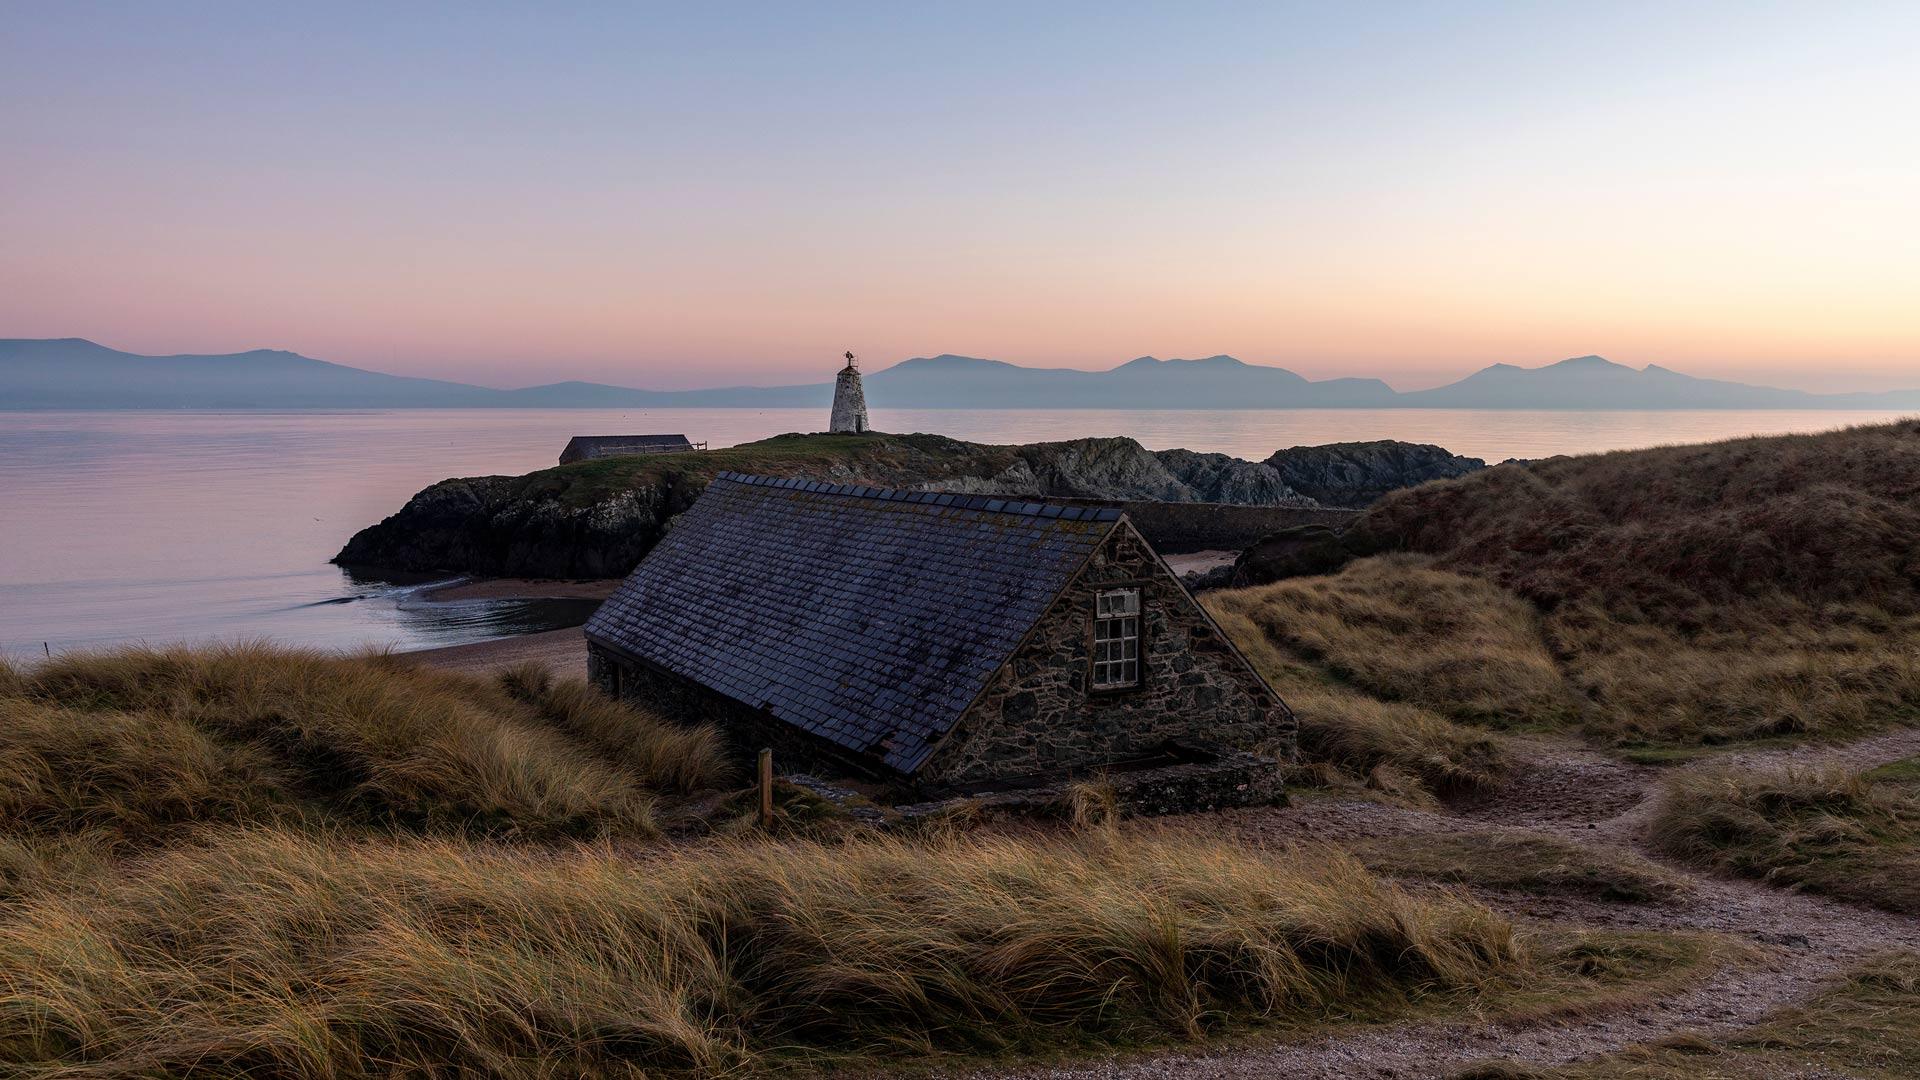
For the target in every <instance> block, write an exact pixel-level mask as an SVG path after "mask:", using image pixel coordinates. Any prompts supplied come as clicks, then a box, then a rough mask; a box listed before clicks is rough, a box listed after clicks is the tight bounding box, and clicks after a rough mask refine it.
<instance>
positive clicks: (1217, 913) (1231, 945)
mask: <svg viewBox="0 0 1920 1080" xmlns="http://www.w3.org/2000/svg"><path fill="white" fill-rule="evenodd" d="M1530 964H1531V961H1530V960H1529V958H1528V956H1527V953H1526V950H1525V949H1524V948H1523V947H1522V946H1521V945H1520V944H1519V943H1518V942H1516V940H1515V938H1514V936H1513V931H1512V929H1511V927H1510V926H1509V925H1508V924H1507V923H1506V922H1505V921H1504V920H1502V919H1501V918H1499V917H1498V916H1496V915H1494V914H1493V913H1491V912H1489V911H1488V910H1486V909H1485V908H1482V907H1480V906H1478V905H1476V904H1473V903H1470V902H1466V901H1464V900H1460V899H1457V898H1453V897H1450V896H1444V895H1431V896H1420V897H1416V896H1413V895H1410V894H1408V893H1404V892H1402V891H1400V890H1398V889H1396V888H1394V887H1393V886H1391V885H1388V884H1385V883H1383V882H1381V881H1380V880H1379V879H1377V878H1374V877H1373V876H1371V875H1369V874H1368V873H1366V872H1365V871H1364V870H1363V869H1361V868H1360V866H1359V865H1358V864H1356V863H1354V862H1353V861H1352V860H1350V859H1345V858H1342V857H1339V856H1337V855H1333V854H1331V853H1315V854H1312V855H1310V856H1308V855H1298V856H1272V857H1268V856H1255V855H1253V854H1251V853H1249V852H1247V851H1246V850H1244V849H1241V848H1237V847H1232V846H1229V845H1225V844H1221V843H1213V842H1208V841H1205V840H1202V839H1200V838H1197V837H1194V836H1181V837H1179V838H1177V839H1169V838H1152V837H1126V836H1122V835H1118V834H1114V833H1110V832H1107V831H1104V830H1101V831H1097V832H1095V833H1090V834H1085V835H1080V836H1076V837H1069V838H1061V839H1053V840H1033V839H1028V840H1018V839H1013V838H1008V837H1000V838H972V839H965V838H953V837H948V838H939V839H934V840H931V841H922V842H909V841H905V840H897V839H896V840H888V839H873V840H861V841H856V842H849V843H845V844H838V845H827V844H817V843H785V844H775V843H766V842H753V843H714V844H706V845H701V846H696V847H683V848H669V849H662V850H661V853H660V854H658V855H657V856H654V857H650V858H647V859H643V860H635V859H633V858H631V857H627V856H622V855H618V854H615V853H614V852H613V851H612V850H611V849H609V848H606V847H604V846H596V845H592V844H569V845H566V846H563V847H561V848H558V849H553V850H546V851H533V850H528V849H524V848H510V847H504V846H500V845H496V844H488V843H479V844H476V843H474V842H469V841H459V840H451V839H413V840H377V841H358V842H350V841H345V840H340V839H329V838H326V837H322V836H316V835H314V834H312V833H311V832H290V831H285V830H276V829H253V830H245V831H240V832H228V833H219V834H209V835H207V836H205V837H204V842H203V843H201V844H197V845H192V846H183V847H176V848H174V849H171V850H169V851H166V852H164V853H161V854H158V855H155V856H152V857H151V858H149V859H147V860H145V861H143V862H141V863H139V864H137V865H136V866H134V867H133V868H131V869H129V870H128V871H126V872H123V873H120V874H115V875H101V876H95V877H92V878H88V879H85V880H84V881H82V882H80V883H77V884H75V885H72V886H69V887H66V888H60V889H47V890H42V891H38V892H35V893H32V894H30V895H29V896H28V897H27V898H25V900H24V901H23V902H22V903H21V904H20V905H18V907H17V908H16V909H15V910H14V911H13V912H12V913H11V915H9V916H7V917H5V918H0V1069H4V1070H6V1071H10V1072H12V1073H15V1074H17V1075H41V1074H47V1075H51V1074H57V1073H60V1072H62V1071H69V1070H70V1071H76V1072H77V1071H86V1072H89V1073H115V1074H127V1073H146V1074H161V1073H174V1072H183V1071H189V1070H192V1071H206V1072H211V1073H219V1074H232V1073H240V1072H249V1073H253V1074H256V1075H268V1074H274V1075H328V1076H336V1077H354V1076H372V1075H391V1074H395V1073H407V1074H413V1075H447V1076H451V1075H456V1074H463V1075H471V1074H488V1075H502V1074H513V1075H642V1074H645V1075H694V1076H719V1075H724V1074H730V1073H733V1072H736V1071H739V1070H742V1069H747V1068H751V1067H756V1066H770V1065H773V1064H776V1063H778V1062H780V1061H791V1060H792V1059H793V1058H794V1057H796V1056H801V1057H805V1056H810V1055H815V1054H857V1055H863V1056H866V1055H875V1054H879V1055H891V1054H925V1053H928V1052H936V1051H961V1052H998V1051H1007V1050H1020V1049H1033V1048H1044V1047H1061V1046H1076V1045H1096V1044H1120V1043H1131V1042H1136V1041H1142V1040H1146V1041H1152V1040H1163V1039H1169V1038H1171V1039H1186V1038H1192V1037H1196V1036H1199V1035H1201V1034H1203V1033H1205V1032H1207V1031H1210V1030H1213V1029H1216V1028H1218V1027H1220V1026H1221V1025H1223V1024H1226V1023H1228V1022H1230V1021H1233V1020H1236V1019H1238V1020H1255V1019H1261V1018H1296V1019H1298V1018H1312V1017H1328V1016H1334V1015H1344V1014H1346V1013H1349V1012H1351V1011H1352V1010H1354V1009H1356V1008H1367V1007H1376V1008H1392V1007H1396V1006H1400V1007H1404V1006H1405V1005H1406V1004H1407V1003H1410V1002H1415V1001H1419V1000H1422V999H1425V998H1428V997H1435V996H1441V995H1447V994H1452V993H1456V992H1467V991H1471V990H1472V989H1474V988H1476V987H1479V986H1482V985H1483V984H1487V983H1489V982H1492V981H1497V980H1501V979H1517V978H1520V977H1521V976H1523V975H1525V974H1526V973H1527V972H1528V971H1529V970H1530Z"/></svg>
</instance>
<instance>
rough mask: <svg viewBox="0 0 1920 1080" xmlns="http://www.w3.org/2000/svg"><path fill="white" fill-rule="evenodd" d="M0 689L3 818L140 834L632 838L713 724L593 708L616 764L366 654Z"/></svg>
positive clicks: (117, 667) (60, 668) (451, 683)
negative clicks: (688, 727)
mask: <svg viewBox="0 0 1920 1080" xmlns="http://www.w3.org/2000/svg"><path fill="white" fill-rule="evenodd" d="M0 685H4V689H5V692H4V694H0V716H4V720H5V722H4V723H0V770H4V772H5V774H6V775H7V776H8V777H9V778H10V780H11V782H10V783H9V784H8V785H7V787H6V788H5V789H4V790H0V828H3V829H5V830H6V831H8V832H22V831H24V832H29V833H42V834H54V835H58V834H64V833H78V832H82V831H98V832H102V833H105V834H109V835H112V836H116V837H118V838H120V839H122V840H139V839H142V838H144V837H147V836H149V835H151V834H154V833H157V832H161V831H164V830H168V829H172V828H175V827H177V826H180V825H185V824H191V823H201V822H229V823H253V822H288V821H296V820H297V821H305V822H311V823H328V822H332V823H351V824H355V825H359V826H367V825H394V826H401V827H407V828H428V829H443V830H454V831H465V832H483V833H494V834H516V835H599V834H632V835H646V834H648V833H650V832H651V831H652V830H653V814H652V808H653V805H654V802H655V798H656V794H657V793H662V792H679V791H685V790H688V789H689V788H691V787H695V786H701V785H703V784H707V783H710V782H712V781H713V780H715V779H716V778H718V777H720V776H721V775H722V774H723V770H722V768H721V763H720V759H719V757H718V754H717V753H716V751H715V745H714V741H713V737H712V736H711V734H710V733H704V732H691V733H689V732H685V731H681V730H679V729H675V728H672V727H670V726H668V725H665V724H663V723H661V722H659V721H656V720H653V719H652V718H650V717H646V716H644V715H641V714H637V713H629V712H628V711H627V710H624V709H623V708H622V707H621V706H617V705H613V704H612V703H606V704H605V708H604V710H602V712H603V713H604V714H605V715H597V721H596V722H598V723H600V724H601V725H602V726H606V727H610V726H611V725H613V724H615V723H623V724H624V725H625V727H624V730H625V734H626V736H627V737H628V738H629V739H630V740H631V741H632V743H633V748H632V749H630V750H629V752H628V753H626V754H625V755H624V756H623V757H622V759H621V760H620V761H619V762H618V763H615V762H613V761H609V760H607V759H606V758H605V757H604V756H603V755H601V754H599V753H597V752H595V750H594V748H592V747H591V746H588V745H585V744H583V743H582V741H581V740H579V739H577V738H576V737H574V736H573V735H571V734H569V733H568V732H567V731H565V730H562V729H561V728H560V727H559V726H557V725H556V724H554V723H553V722H552V721H551V720H550V719H549V718H548V716H547V715H546V714H545V713H543V712H542V711H541V710H538V709H536V708H534V707H532V706H530V705H528V704H527V703H526V702H523V701H521V700H519V699H517V698H516V697H514V696H513V695H511V694H509V693H507V692H506V691H504V690H502V689H501V688H499V687H498V686H496V685H495V684H493V683H491V682H488V681H486V680H481V679H475V678H471V677H465V676H458V675H451V674H446V673H440V672H433V671H428V670H423V669H420V668H416V667H411V666H407V665H405V664H402V663H399V662H395V661H391V660H385V659H381V658H360V659H355V658H344V657H336V656H329V655H325V654H321V653H316V652H304V651H297V650H286V649H275V648H269V647H266V646H258V645H241V646H230V647H220V648H211V649H198V650H187V649H164V650H154V649H126V650H120V651H115V652H103V653H95V654H84V655H74V656H67V657H60V658H57V659H54V660H51V661H47V662H45V663H42V664H39V665H37V666H34V667H32V668H28V669H19V670H13V671H11V672H10V673H9V674H8V675H7V677H6V679H5V682H4V684H0ZM554 693H557V691H551V692H550V696H551V695H552V694H554ZM556 708H558V706H556ZM573 711H574V712H577V713H578V712H584V711H585V709H584V707H575V708H574V709H573Z"/></svg>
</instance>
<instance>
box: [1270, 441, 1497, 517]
mask: <svg viewBox="0 0 1920 1080" xmlns="http://www.w3.org/2000/svg"><path fill="white" fill-rule="evenodd" d="M1262 464H1264V465H1266V466H1268V467H1269V468H1271V469H1273V470H1274V472H1275V473H1276V474H1278V476H1279V478H1280V480H1281V482H1282V483H1284V484H1285V485H1286V486H1287V487H1288V488H1291V489H1292V490H1294V491H1297V492H1299V493H1300V494H1302V495H1305V496H1307V497H1308V498H1311V499H1316V500H1318V501H1319V502H1321V503H1322V504H1324V505H1327V506H1341V507H1349V508H1356V509H1357V508H1359V507H1364V506H1369V505H1372V504H1373V503H1374V502H1375V501H1377V500H1378V499H1379V498H1380V497H1381V496H1382V495H1385V494H1386V493H1387V492H1389V491H1398V490H1400V489H1401V488H1408V487H1414V486H1416V485H1419V484H1424V483H1426V482H1427V481H1429V480H1447V479H1451V478H1453V477H1456V476H1465V475H1466V474H1468V473H1470V472H1478V471H1479V470H1481V469H1484V468H1486V467H1487V463H1486V462H1484V461H1482V460H1480V459H1479V458H1470V457H1462V456H1460V455H1459V454H1454V453H1449V452H1448V451H1447V450H1445V449H1443V448H1441V447H1438V446H1432V445H1428V444H1424V443H1404V442H1393V441H1391V440H1382V441H1379V442H1352V443H1329V444H1327V445H1325V446H1293V447H1289V448H1287V449H1285V450H1280V451H1277V452H1275V453H1274V455H1273V456H1272V457H1270V458H1268V459H1267V460H1266V461H1265V462H1263V463H1262Z"/></svg>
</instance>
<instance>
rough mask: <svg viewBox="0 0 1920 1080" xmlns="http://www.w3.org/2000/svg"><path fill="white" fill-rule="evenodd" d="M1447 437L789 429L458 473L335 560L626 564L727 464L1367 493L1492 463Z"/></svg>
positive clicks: (994, 479)
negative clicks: (1151, 438)
mask: <svg viewBox="0 0 1920 1080" xmlns="http://www.w3.org/2000/svg"><path fill="white" fill-rule="evenodd" d="M1483 467H1485V466H1484V463H1483V462H1481V461H1479V460H1478V459H1475V458H1464V457H1459V456H1457V455H1454V454H1450V453H1448V452H1447V451H1445V450H1443V449H1441V448H1440V447H1437V446H1419V445H1415V444H1410V443H1392V442H1383V443H1345V444H1336V445H1333V446H1321V447H1294V448H1292V449H1289V450H1282V451H1280V452H1278V453H1276V454H1274V455H1273V456H1272V457H1269V458H1268V459H1266V460H1265V461H1258V462H1254V461H1245V460H1242V459H1240V458H1235V457H1230V456H1228V455H1225V454H1201V453H1195V452H1193V451H1190V450H1161V451H1150V450H1147V449H1146V448H1144V447H1142V446H1141V445H1140V444H1139V443H1137V442H1135V441H1134V440H1132V439H1127V438H1104V439H1075V440H1071V441H1067V442H1052V443H1030V444H1026V445H1021V446H994V445H987V444H982V443H970V442H963V441H961V440H958V439H950V438H947V437H945V436H941V435H884V434H872V435H781V436H776V437H774V438H771V439H766V440H763V441H760V442H756V443H746V444H743V445H740V446H734V447H728V448H726V449H722V450H713V451H704V452H697V453H686V454H668V455H655V456H639V457H621V458H606V459H602V460H599V461H586V462H578V463H575V464H573V465H564V466H560V467H558V468H553V469H544V470H541V471H540V472H536V473H530V474H527V475H525V476H482V477H468V478H463V479H454V480H443V481H441V482H440V483H438V484H434V485H433V486H431V487H429V488H427V489H425V490H423V491H421V492H420V493H418V494H416V495H415V496H414V497H413V498H412V499H410V500H409V501H408V502H407V504H406V506H404V507H402V508H401V509H400V511H399V512H398V513H396V514H394V515H393V516H391V517H389V518H387V519H386V520H385V521H382V522H380V523H379V524H377V525H373V526H370V527H369V528H366V529H363V530H361V531H360V532H359V533H358V534H356V535H355V536H354V537H353V538H352V539H351V540H350V541H348V542H347V545H346V547H344V548H342V549H341V551H340V553H339V554H338V555H336V556H335V557H334V560H333V561H334V562H336V563H338V564H340V565H343V566H353V567H359V568H366V569H376V570H392V571H411V572H457V573H467V574H477V575H485V576H518V577H544V578H603V577H619V576H622V575H624V574H626V573H627V572H628V571H629V570H631V569H632V568H633V565H634V564H635V563H637V562H638V561H639V560H640V558H641V556H643V555H645V554H646V553H647V551H648V550H649V549H650V548H651V547H652V546H653V545H654V543H655V542H657V541H658V540H659V538H660V536H661V535H662V534H663V533H664V532H665V530H666V529H667V528H669V527H670V526H671V523H672V521H673V518H674V517H675V516H676V515H678V514H680V513H681V512H682V511H684V510H686V509H687V508H688V507H689V506H691V505H693V501H694V500H695V499H696V498H698V497H699V495H700V492H701V491H702V490H703V489H704V488H705V487H706V484H707V482H708V481H709V480H711V479H712V478H713V476H714V475H715V474H717V473H720V472H724V471H729V470H732V471H739V472H751V473H757V474H761V475H771V476H807V477H812V478H815V479H819V480H824V481H829V482H832V483H852V484H871V485H874V486H880V487H891V488H905V489H910V490H921V491H955V492H966V493H971V494H997V495H1013V496H1023V497H1028V498H1078V499H1100V500H1116V501H1131V500H1152V501H1158V502H1171V503H1233V504H1239V505H1248V506H1271V507H1297V508H1302V509H1312V508H1316V507H1339V508H1358V507H1363V506H1366V505H1368V504H1370V503H1371V502H1373V501H1374V500H1375V499H1377V498H1379V496H1380V495H1381V494H1383V493H1385V492H1386V491H1390V490H1395V489H1397V488H1401V487H1408V486H1411V485H1414V484H1419V483H1424V482H1426V481H1427V480H1432V479H1439V478H1444V477H1452V476H1458V475H1462V474H1463V473H1466V472H1471V471H1473V470H1476V469H1480V468H1483Z"/></svg>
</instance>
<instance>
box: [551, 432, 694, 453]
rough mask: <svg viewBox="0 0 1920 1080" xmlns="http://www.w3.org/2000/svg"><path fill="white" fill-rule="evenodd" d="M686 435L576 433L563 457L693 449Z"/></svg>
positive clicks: (568, 443) (563, 451)
mask: <svg viewBox="0 0 1920 1080" xmlns="http://www.w3.org/2000/svg"><path fill="white" fill-rule="evenodd" d="M691 449H693V444H692V443H690V442H688V441H687V437H686V436H685V435H575V436H574V437H573V438H572V439H571V440H569V441H568V442H567V448H566V449H565V450H562V451H561V452H560V456H561V457H566V456H567V455H569V454H571V455H573V456H574V457H576V458H596V457H608V456H611V455H613V454H653V453H659V452H660V451H662V450H691Z"/></svg>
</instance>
